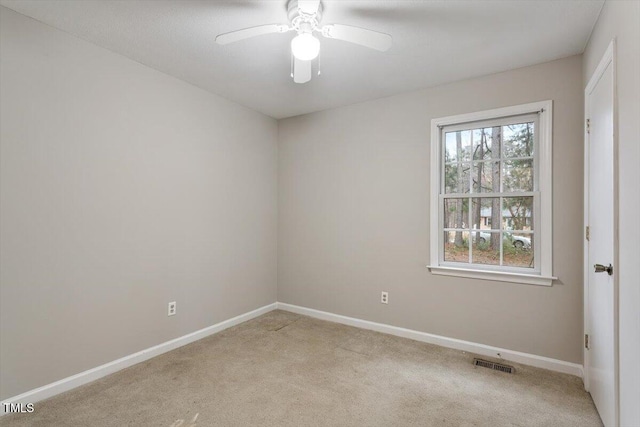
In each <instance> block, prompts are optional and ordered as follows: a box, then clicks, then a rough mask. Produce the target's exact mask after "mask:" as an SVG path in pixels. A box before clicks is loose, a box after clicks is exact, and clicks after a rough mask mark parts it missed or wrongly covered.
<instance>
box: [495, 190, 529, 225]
mask: <svg viewBox="0 0 640 427" xmlns="http://www.w3.org/2000/svg"><path fill="white" fill-rule="evenodd" d="M502 200H503V204H502V222H503V228H504V229H505V230H533V197H505V198H503V199H502Z"/></svg>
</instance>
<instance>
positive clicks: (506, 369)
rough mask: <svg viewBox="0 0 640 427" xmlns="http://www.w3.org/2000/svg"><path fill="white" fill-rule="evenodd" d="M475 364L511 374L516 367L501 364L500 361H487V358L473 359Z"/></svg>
mask: <svg viewBox="0 0 640 427" xmlns="http://www.w3.org/2000/svg"><path fill="white" fill-rule="evenodd" d="M473 364H474V365H475V366H482V367H483V368H489V369H493V370H494V371H500V372H506V373H507V374H513V373H514V372H515V371H516V368H514V367H513V366H509V365H503V364H502V363H495V362H489V361H488V360H482V359H473Z"/></svg>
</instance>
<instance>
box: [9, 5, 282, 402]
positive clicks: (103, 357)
mask: <svg viewBox="0 0 640 427" xmlns="http://www.w3.org/2000/svg"><path fill="white" fill-rule="evenodd" d="M0 15H1V17H0V19H1V21H0V31H1V33H0V39H1V45H0V49H1V52H2V62H1V70H0V74H1V80H0V88H1V93H2V94H1V104H0V108H1V110H0V120H1V123H0V125H1V139H0V141H1V145H0V149H1V152H0V154H1V168H0V169H1V176H0V184H1V192H0V194H1V200H0V220H1V222H0V226H1V228H0V229H1V232H2V234H1V239H0V244H1V246H0V254H1V257H0V271H1V276H0V279H1V280H0V283H1V288H0V289H1V295H0V299H1V309H0V312H1V318H0V323H1V325H2V328H1V336H0V349H1V354H0V362H1V365H0V370H1V378H0V383H1V386H2V387H1V391H0V397H1V398H2V399H5V398H8V397H11V396H15V395H17V394H19V393H21V392H24V391H27V390H30V389H33V388H35V387H38V386H42V385H45V384H48V383H50V382H53V381H55V380H59V379H61V378H64V377H67V376H69V375H73V374H76V373H78V372H81V371H83V370H85V369H89V368H93V367H96V366H98V365H100V364H103V363H106V362H109V361H112V360H114V359H117V358H119V357H122V356H126V355H129V354H131V353H134V352H136V351H139V350H142V349H145V348H148V347H150V346H153V345H156V344H159V343H161V342H164V341H167V340H169V339H172V338H176V337H178V336H182V335H184V334H187V333H189V332H192V331H195V330H198V329H200V328H203V327H206V326H210V325H212V324H215V323H217V322H219V321H222V320H225V319H228V318H231V317H233V316H236V315H238V314H241V313H245V312H247V311H250V310H253V309H255V308H257V307H260V306H263V305H265V304H269V303H272V302H275V300H276V279H277V277H276V267H277V264H276V237H277V236H276V224H277V198H276V193H277V189H276V184H277V179H276V178H277V171H276V168H277V145H276V139H277V124H276V122H275V120H273V119H271V118H268V117H266V116H263V115H261V114H258V113H255V112H253V111H251V110H249V109H247V108H245V107H241V106H239V105H237V104H234V103H231V102H229V101H226V100H224V99H221V98H220V97H217V96H215V95H212V94H210V93H208V92H205V91H203V90H200V89H198V88H196V87H193V86H191V85H188V84H186V83H184V82H181V81H179V80H177V79H174V78H172V77H169V76H166V75H164V74H162V73H159V72H157V71H154V70H152V69H149V68H147V67H144V66H142V65H140V64H138V63H135V62H133V61H130V60H128V59H125V58H123V57H121V56H119V55H115V54H112V53H110V52H108V51H106V50H104V49H101V48H98V47H96V46H94V45H91V44H89V43H85V42H83V41H80V40H78V39H76V38H74V37H72V36H69V35H67V34H65V33H62V32H60V31H58V30H54V29H52V28H50V27H47V26H44V25H42V24H40V23H38V22H36V21H34V20H31V19H28V18H25V17H23V16H21V15H18V14H16V13H14V12H12V11H10V10H8V9H5V8H0ZM169 301H177V303H178V314H177V315H176V316H174V317H167V314H166V311H167V303H168V302H169Z"/></svg>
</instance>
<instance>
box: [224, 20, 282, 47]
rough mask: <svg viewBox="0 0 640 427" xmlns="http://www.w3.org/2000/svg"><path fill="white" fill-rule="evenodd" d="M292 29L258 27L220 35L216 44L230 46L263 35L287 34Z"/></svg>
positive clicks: (269, 25) (279, 25)
mask: <svg viewBox="0 0 640 427" xmlns="http://www.w3.org/2000/svg"><path fill="white" fill-rule="evenodd" d="M290 29H291V28H289V26H288V25H283V24H267V25H258V26H257V27H250V28H245V29H243V30H236V31H231V32H229V33H224V34H219V35H218V36H217V37H216V43H218V44H229V43H233V42H237V41H240V40H244V39H248V38H251V37H256V36H261V35H263V34H271V33H286V32H287V31H289V30H290Z"/></svg>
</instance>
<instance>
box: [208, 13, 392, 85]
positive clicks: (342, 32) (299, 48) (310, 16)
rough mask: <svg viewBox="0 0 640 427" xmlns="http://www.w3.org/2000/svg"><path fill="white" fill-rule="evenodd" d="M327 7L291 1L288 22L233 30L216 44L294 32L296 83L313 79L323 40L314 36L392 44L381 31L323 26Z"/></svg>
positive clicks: (384, 45)
mask: <svg viewBox="0 0 640 427" xmlns="http://www.w3.org/2000/svg"><path fill="white" fill-rule="evenodd" d="M323 9H324V7H323V5H322V2H321V1H320V0H289V1H288V2H287V10H288V17H289V24H267V25H258V26H256V27H250V28H245V29H242V30H237V31H231V32H229V33H224V34H220V35H218V36H217V37H216V43H218V44H221V45H225V44H229V43H233V42H237V41H240V40H244V39H248V38H251V37H256V36H261V35H263V34H272V33H286V32H289V31H295V32H296V33H297V35H296V36H295V37H294V38H293V39H292V40H291V54H292V56H293V58H292V71H291V77H293V81H294V82H296V83H306V82H308V81H309V80H311V62H312V61H313V60H314V59H315V58H316V57H317V56H318V54H319V53H320V40H318V39H317V38H316V37H315V36H314V34H313V33H314V32H315V33H320V35H322V36H323V37H326V38H329V39H336V40H343V41H346V42H350V43H355V44H358V45H361V46H365V47H368V48H371V49H375V50H379V51H381V52H384V51H386V50H388V49H389V48H390V47H391V36H390V35H389V34H385V33H381V32H378V31H373V30H367V29H365V28H360V27H353V26H351V25H342V24H329V25H322V26H321V25H320V22H321V20H322V11H323Z"/></svg>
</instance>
